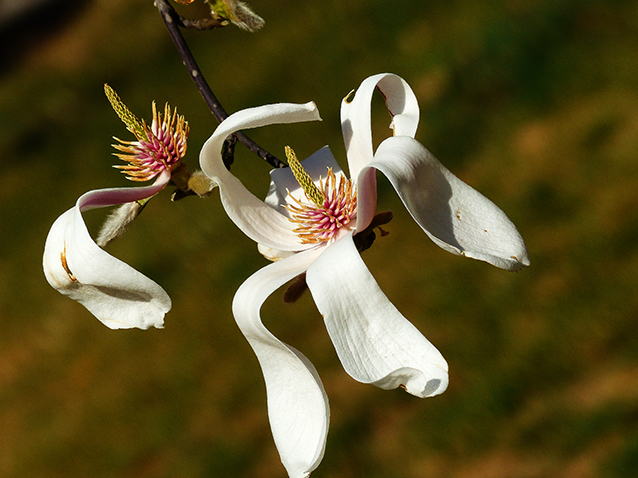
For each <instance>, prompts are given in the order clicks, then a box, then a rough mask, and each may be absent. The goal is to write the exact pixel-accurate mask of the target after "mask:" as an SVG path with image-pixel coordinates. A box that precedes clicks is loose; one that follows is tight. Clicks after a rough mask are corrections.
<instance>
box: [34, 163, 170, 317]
mask: <svg viewBox="0 0 638 478" xmlns="http://www.w3.org/2000/svg"><path fill="white" fill-rule="evenodd" d="M169 179H170V173H164V174H162V175H161V176H160V177H159V178H158V180H157V181H156V183H155V184H154V185H153V186H147V187H143V188H119V189H102V190H97V191H90V192H88V193H86V194H84V195H83V196H81V197H80V198H79V199H78V201H77V203H76V205H75V206H74V207H73V208H71V209H69V210H68V211H66V212H65V213H64V214H62V215H61V216H60V217H59V218H58V219H57V220H56V221H55V223H54V224H53V226H52V227H51V230H50V231H49V235H48V236H47V240H46V244H45V246H44V258H43V268H44V274H45V276H46V278H47V281H48V282H49V284H51V286H52V287H53V288H54V289H56V290H58V291H59V292H60V293H62V294H64V295H67V296H69V297H70V298H71V299H73V300H76V301H78V302H79V303H81V304H82V305H84V307H86V308H87V309H88V310H89V311H90V312H91V313H92V314H93V315H95V316H96V317H97V318H98V319H99V320H100V321H101V322H102V323H104V325H106V326H107V327H109V328H111V329H128V328H133V327H136V328H140V329H147V328H149V327H151V326H154V327H157V328H162V327H163V324H164V315H165V314H166V312H168V311H169V310H170V308H171V299H170V297H169V296H168V294H166V292H165V291H164V289H162V288H161V287H160V286H159V285H158V284H156V283H155V282H153V281H152V280H151V279H149V278H148V277H146V276H144V275H143V274H141V273H140V272H138V271H136V270H135V269H133V268H132V267H130V266H129V265H127V264H125V263H124V262H122V261H120V260H119V259H116V258H115V257H113V256H111V255H110V254H108V253H107V252H106V251H104V250H103V249H101V248H100V247H98V245H97V244H96V243H95V242H94V241H93V239H92V238H91V236H90V235H89V231H88V230H87V228H86V224H85V223H84V220H83V219H82V214H81V211H83V210H87V209H93V208H97V207H106V206H112V205H115V204H123V203H125V202H131V201H137V200H140V199H145V198H148V197H150V196H152V195H154V194H156V193H157V192H158V191H159V190H161V189H162V188H163V187H164V186H165V185H166V183H167V182H168V180H169Z"/></svg>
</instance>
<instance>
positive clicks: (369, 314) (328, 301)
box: [306, 234, 448, 397]
mask: <svg viewBox="0 0 638 478" xmlns="http://www.w3.org/2000/svg"><path fill="white" fill-rule="evenodd" d="M306 281H307V283H308V287H309V288H310V292H311V293H312V296H313V298H314V300H315V303H316V304H317V307H318V308H319V311H320V312H321V313H322V315H323V317H324V320H325V323H326V327H327V329H328V333H329V334H330V338H331V339H332V342H333V344H334V346H335V349H336V350H337V354H338V355H339V359H340V360H341V363H342V364H343V367H344V369H345V370H346V372H348V373H349V374H350V375H351V376H352V377H353V378H354V379H356V380H358V381H360V382H363V383H371V384H373V385H376V386H378V387H380V388H383V389H392V388H396V387H399V386H402V387H404V388H405V389H406V390H407V391H408V392H409V393H411V394H412V395H415V396H417V397H430V396H433V395H438V394H439V393H442V392H443V391H444V390H445V389H446V388H447V385H448V374H447V363H446V361H445V359H444V358H443V356H442V355H441V353H440V352H439V351H438V350H437V349H436V348H435V347H434V346H433V345H432V344H431V343H430V342H429V341H428V340H427V339H426V338H425V337H424V336H423V335H422V334H421V332H419V331H418V330H417V328H416V327H414V325H412V324H411V323H410V322H409V321H408V320H407V319H406V318H405V317H403V315H401V313H400V312H399V311H398V310H397V309H396V307H394V305H392V303H391V302H390V301H389V300H388V298H387V297H386V296H385V294H384V293H383V292H382V291H381V289H380V288H379V285H378V284H377V282H376V281H375V280H374V278H373V277H372V275H371V274H370V271H369V270H368V268H367V267H366V265H365V264H364V262H363V260H362V259H361V256H360V255H359V252H358V251H357V249H356V247H355V245H354V243H353V241H352V235H351V234H349V235H347V236H345V237H343V238H342V239H341V240H339V241H337V242H335V243H333V244H332V245H330V246H328V247H327V248H326V250H325V251H324V252H323V254H322V255H321V256H320V257H319V258H318V259H317V260H316V261H315V262H314V263H313V264H312V265H311V266H310V267H309V268H308V271H307V274H306Z"/></svg>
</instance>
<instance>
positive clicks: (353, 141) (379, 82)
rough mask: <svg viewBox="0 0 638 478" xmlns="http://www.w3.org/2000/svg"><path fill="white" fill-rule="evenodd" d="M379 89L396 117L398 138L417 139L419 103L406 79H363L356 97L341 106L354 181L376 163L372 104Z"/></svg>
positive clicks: (388, 76) (389, 76)
mask: <svg viewBox="0 0 638 478" xmlns="http://www.w3.org/2000/svg"><path fill="white" fill-rule="evenodd" d="M375 89H379V91H380V92H381V94H382V95H383V97H384V99H385V104H386V107H387V108H388V111H389V112H390V114H391V115H392V123H391V125H390V126H391V128H392V130H393V134H394V135H395V136H399V135H401V136H412V137H414V135H415V133H416V130H417V127H418V125H419V104H418V101H417V99H416V96H415V95H414V92H413V91H412V88H410V85H408V83H407V82H406V81H405V80H404V79H403V78H401V77H400V76H397V75H394V74H392V73H380V74H378V75H373V76H370V77H368V78H366V79H365V80H363V82H362V83H361V85H360V86H359V88H358V89H357V91H356V93H355V95H354V97H353V98H352V99H350V98H346V99H344V100H343V101H342V103H341V129H342V131H343V139H344V141H345V145H346V152H347V154H348V167H349V169H350V177H352V178H356V177H357V176H358V175H359V171H361V169H362V168H364V167H365V166H367V165H368V163H369V162H370V161H372V157H373V150H372V129H371V127H372V125H371V122H370V105H371V101H372V94H373V93H374V91H375Z"/></svg>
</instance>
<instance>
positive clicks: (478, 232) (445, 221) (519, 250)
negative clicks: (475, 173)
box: [362, 136, 529, 271]
mask: <svg viewBox="0 0 638 478" xmlns="http://www.w3.org/2000/svg"><path fill="white" fill-rule="evenodd" d="M370 168H376V169H378V170H380V171H381V172H382V173H383V174H384V175H385V176H387V178H388V179H389V180H390V182H391V183H392V185H393V186H394V188H395V189H396V191H397V193H398V194H399V196H400V197H401V200H402V201H403V203H404V204H405V206H406V208H407V209H408V211H410V214H411V215H412V217H413V218H414V220H415V221H416V222H417V223H418V224H419V225H420V226H421V228H423V230H424V231H425V233H426V234H427V235H428V236H430V238H431V239H432V240H433V241H434V242H435V243H436V244H437V245H439V246H440V247H442V248H443V249H445V250H446V251H449V252H452V253H454V254H460V255H462V256H466V257H471V258H473V259H478V260H482V261H485V262H488V263H490V264H493V265H495V266H496V267H500V268H501V269H506V270H511V271H516V270H520V269H521V268H522V267H523V266H528V265H529V258H528V255H527V249H526V247H525V242H524V241H523V238H522V237H521V235H520V234H519V232H518V231H517V230H516V226H514V224H512V222H511V221H510V220H509V219H508V217H507V216H506V215H505V213H504V212H503V211H501V210H500V209H499V208H498V207H497V206H496V205H495V204H494V203H493V202H492V201H490V200H489V199H487V198H486V197H485V196H483V195H482V194H481V193H479V192H478V191H476V190H475V189H473V188H472V187H470V186H468V185H467V184H466V183H464V182H463V181H461V180H460V179H459V178H457V177H456V176H455V175H454V174H452V173H451V172H450V171H449V170H448V169H447V168H445V166H443V165H442V164H441V163H440V162H439V161H438V160H437V159H436V158H435V157H434V156H432V154H431V153H430V152H429V151H428V150H427V149H425V148H424V147H423V146H422V145H421V144H420V143H419V142H418V141H416V140H414V139H412V138H410V137H407V136H403V137H399V136H397V137H394V138H388V139H386V140H385V141H384V142H383V143H381V145H379V148H378V149H377V152H376V154H375V158H374V161H373V162H372V163H370ZM362 174H364V172H362Z"/></svg>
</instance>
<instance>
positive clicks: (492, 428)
mask: <svg viewBox="0 0 638 478" xmlns="http://www.w3.org/2000/svg"><path fill="white" fill-rule="evenodd" d="M8 4H9V0H5V6H7V5H8ZM64 5H65V6H64V7H59V8H64V11H62V10H59V12H62V14H61V15H58V16H55V15H53V14H50V15H49V17H47V18H46V21H45V22H40V23H36V22H33V23H31V24H29V26H30V27H31V28H29V29H28V28H26V27H25V28H20V29H18V30H13V31H11V32H10V33H11V34H10V35H8V36H6V35H5V36H4V37H3V41H2V47H1V48H2V49H3V50H4V51H5V54H7V53H8V52H11V53H12V54H11V55H10V57H9V55H5V56H6V58H5V57H3V60H4V64H3V65H2V76H0V157H1V158H2V159H1V161H2V173H1V180H0V184H1V187H0V210H1V211H2V212H1V214H0V217H1V221H2V222H1V223H0V224H1V227H2V229H1V230H2V239H0V241H1V242H0V245H1V247H0V330H1V332H0V476H2V477H45V478H49V477H62V476H64V477H86V476H91V477H96V478H101V477H122V478H128V477H144V478H151V477H153V478H154V477H158V478H160V477H171V478H180V477H189V478H195V477H211V476H214V477H218V478H230V477H254V476H259V477H266V476H268V477H284V476H285V472H284V469H283V467H282V465H281V463H280V461H279V457H278V455H277V452H276V450H275V447H274V445H273V443H272V438H271V435H270V430H269V427H268V422H267V416H266V401H265V391H264V386H263V379H262V377H261V374H260V371H259V367H258V364H257V361H256V359H255V358H254V356H253V354H252V351H251V350H250V348H249V346H248V344H247V342H246V341H245V340H244V338H243V336H242V335H241V333H240V332H239V330H238V329H237V327H236V325H235V323H234V321H233V318H232V316H231V313H230V306H231V301H232V297H233V294H234V291H235V290H236V289H237V288H238V286H239V285H240V284H241V283H242V282H243V281H244V280H245V279H246V278H247V277H248V276H249V275H250V274H251V273H252V272H254V271H255V270H257V269H258V268H260V267H262V266H264V265H265V264H266V263H267V261H266V260H265V259H264V258H262V257H261V256H260V255H259V254H258V253H257V252H256V249H255V246H254V244H253V243H252V242H251V241H250V240H249V239H247V238H245V237H244V236H243V235H242V234H241V233H239V232H238V230H237V229H236V228H235V227H234V225H233V224H232V223H231V222H230V221H229V220H228V219H227V218H226V217H225V215H224V213H223V210H222V208H221V206H220V204H219V200H218V194H217V193H216V192H215V193H214V194H213V195H212V196H211V198H209V199H207V200H201V199H198V198H186V199H184V200H182V201H179V202H177V203H171V202H170V201H169V199H168V198H169V196H170V191H165V192H163V193H162V195H161V196H160V198H158V199H155V200H154V201H152V202H151V203H150V205H149V206H148V207H147V209H146V210H145V212H144V214H142V216H141V217H140V218H139V219H138V221H136V223H135V224H134V226H133V227H132V229H131V230H130V231H129V232H128V233H127V235H125V236H124V237H123V238H122V239H119V240H118V241H116V242H115V243H113V244H112V245H110V246H109V248H108V250H109V252H111V253H112V254H114V255H116V256H117V257H119V258H121V259H123V260H125V261H127V262H128V263H129V264H131V265H132V266H134V267H136V268H137V269H139V270H140V271H142V272H144V273H145V274H147V275H148V276H149V277H151V278H153V279H154V280H155V281H157V282H158V283H160V284H161V285H162V286H163V287H164V288H165V289H166V290H167V292H168V293H169V294H170V295H171V297H172V299H173V309H172V311H171V312H170V313H169V314H168V315H167V317H166V328H165V329H164V330H149V331H138V330H130V331H111V330H109V329H107V328H106V327H104V326H103V325H102V324H101V323H99V322H98V321H97V320H96V319H95V318H93V316H92V315H91V314H90V313H89V312H87V311H86V310H85V309H84V308H83V307H82V306H80V305H78V304H77V303H75V302H73V301H71V300H69V299H67V298H65V297H63V296H62V295H60V294H58V293H57V292H55V291H54V290H53V289H51V288H50V287H49V286H48V284H47V282H46V280H45V278H44V276H43V273H42V270H41V255H42V249H43V245H44V240H45V237H46V234H47V232H48V229H49V227H50V226H51V224H52V223H53V221H54V220H55V219H56V218H57V216H58V215H60V214H61V213H62V212H64V211H65V210H66V209H68V208H69V207H71V206H72V205H73V204H74V202H75V200H76V199H77V197H78V196H79V195H81V194H82V193H84V192H85V191H88V190H90V189H96V188H101V187H115V186H127V185H130V183H129V182H127V181H126V180H125V179H124V177H123V176H122V175H121V174H118V173H117V172H116V171H115V170H114V169H112V168H111V165H112V164H116V163H117V162H118V161H117V159H116V158H114V157H112V156H111V153H112V152H113V149H112V148H111V146H110V144H111V143H112V142H113V141H112V139H111V137H112V136H114V135H115V136H118V137H121V138H123V139H130V138H128V136H127V135H128V133H127V132H126V130H125V128H124V126H123V125H122V124H121V123H120V121H119V119H118V118H117V116H116V115H115V114H114V113H113V111H112V110H111V108H110V106H109V104H108V102H107V101H106V99H105V97H104V94H103V91H102V85H103V83H105V82H108V83H109V84H110V85H111V86H112V87H114V88H115V89H116V90H117V91H118V93H119V94H120V96H121V97H122V98H123V100H124V101H125V102H126V103H127V104H128V106H129V107H130V108H131V109H132V110H133V111H134V112H136V113H137V114H138V116H141V117H144V118H147V119H148V118H149V117H150V104H151V101H152V100H156V101H157V102H158V104H159V105H163V104H164V102H169V103H170V104H171V105H174V106H177V107H178V109H179V112H180V113H181V114H184V115H186V118H187V119H188V121H189V122H190V125H191V136H190V141H189V153H188V154H187V163H188V164H189V165H191V166H193V167H194V166H195V165H196V164H197V156H198V151H199V148H200V147H201V145H202V144H203V142H204V141H205V140H206V139H207V138H208V136H209V135H210V134H211V133H212V131H213V130H214V128H215V126H216V122H215V120H214V119H213V118H212V116H211V114H210V113H209V111H208V110H207V108H206V106H205V104H204V102H203V101H202V100H201V98H200V97H199V95H198V92H197V91H196V89H195V88H194V86H193V85H192V83H191V81H190V79H189V76H188V74H187V72H186V71H185V69H184V68H183V66H182V63H181V59H180V58H179V56H178V55H177V53H176V50H175V48H174V46H173V44H172V43H171V41H170V38H169V36H168V34H167V31H166V29H165V27H164V24H163V22H162V21H161V19H160V17H159V15H158V13H157V11H156V10H155V9H154V7H153V4H152V1H151V0H93V1H87V2H84V3H81V2H79V3H78V2H65V4H64ZM251 5H252V7H253V8H254V9H255V11H256V12H257V13H259V14H260V15H261V16H263V17H264V18H265V20H266V26H265V27H264V28H263V30H261V31H260V32H258V33H255V34H249V33H246V32H243V31H240V30H239V29H237V28H234V27H228V28H225V29H223V30H218V31H213V32H193V31H189V32H186V36H187V39H188V41H189V44H190V45H191V47H192V49H193V51H194V54H195V56H196V58H197V60H198V61H199V63H200V66H201V67H202V70H203V72H204V74H205V75H206V77H207V79H208V81H209V82H210V83H211V85H212V87H213V89H214V91H215V92H216V94H217V95H218V97H219V98H220V100H221V102H222V104H223V105H224V106H225V107H226V109H227V110H228V111H229V112H233V111H236V110H239V109H242V108H246V107H251V106H256V105H261V104H265V103H273V102H281V101H285V102H306V101H310V100H313V101H315V102H316V103H317V105H318V107H319V110H320V112H321V114H322V117H323V120H324V121H323V122H322V123H308V124H299V125H289V126H272V127H268V128H262V129H260V130H255V131H251V132H249V135H250V136H251V137H252V138H253V139H255V140H256V141H257V142H258V143H259V144H261V145H262V146H264V147H265V148H267V149H268V150H270V151H271V152H273V153H274V154H276V155H278V156H280V157H281V156H283V154H282V153H283V147H284V145H287V144H289V145H291V146H292V147H293V148H294V149H295V150H296V152H297V154H298V155H299V156H303V157H305V156H308V155H309V154H311V153H312V152H314V151H315V150H316V149H318V148H320V147H322V146H323V145H325V144H329V145H331V147H332V150H333V152H334V154H335V155H336V157H337V159H338V160H339V161H341V162H342V164H345V154H344V149H343V144H342V139H341V134H340V124H339V104H340V101H341V98H342V97H344V96H345V95H346V94H347V93H348V92H349V91H350V90H352V89H353V88H356V87H357V86H358V85H359V83H360V82H361V81H362V80H363V79H364V78H365V77H367V76H369V75H372V74H375V73H380V72H384V71H389V72H393V73H397V74H399V75H401V76H402V77H403V78H405V79H406V80H407V81H408V82H409V83H410V84H411V85H412V87H413V89H414V90H415V93H416V95H417V97H418V98H419V102H420V106H421V124H420V128H419V131H418V134H417V139H419V140H420V141H421V142H422V143H423V144H425V145H426V147H428V148H429V149H430V150H431V151H432V152H433V153H434V154H435V155H436V156H437V157H438V158H439V159H440V160H441V161H442V162H443V163H444V164H445V165H447V166H448V167H449V168H450V169H451V170H452V171H453V172H454V173H455V174H456V175H458V176H459V177H461V178H462V179H463V180H465V181H466V182H468V183H470V184H471V185H472V186H474V187H475V188H476V189H478V190H479V191H481V192H482V193H484V194H485V195H486V196H488V197H489V198H490V199H492V200H493V201H494V202H496V204H498V205H499V206H500V207H501V208H502V209H503V210H504V211H505V212H506V213H507V214H508V215H509V217H510V218H511V219H512V220H513V221H514V223H515V224H516V225H517V226H518V229H519V231H520V232H521V233H522V235H523V236H524V238H525V240H526V242H527V246H528V248H529V251H530V257H531V261H532V266H531V267H530V268H529V269H526V270H524V271H522V272H520V273H507V272H504V271H501V270H498V269H495V268H493V267H491V266H489V265H487V264H485V263H480V262H475V261H471V260H467V259H463V258H459V257H456V256H452V255H451V254H448V253H446V252H444V251H442V250H441V249H439V248H438V247H436V246H435V245H434V244H432V243H431V242H430V241H429V240H428V239H427V237H426V236H425V235H424V234H423V233H422V232H421V231H420V229H419V228H418V226H416V224H414V223H413V222H412V220H411V219H410V217H409V215H408V214H407V212H406V211H405V210H404V209H403V208H402V206H401V204H400V202H399V200H398V199H397V197H396V195H395V194H394V192H393V190H392V188H391V187H389V185H388V183H387V182H385V180H383V179H381V178H380V199H379V208H381V209H392V210H393V211H394V213H395V219H394V220H393V221H392V223H390V224H389V227H388V229H389V231H390V233H391V234H390V235H389V236H388V237H386V238H383V239H382V240H378V241H377V242H376V244H375V246H374V247H373V248H372V249H370V250H369V251H367V252H366V253H365V254H364V259H365V261H366V263H367V264H368V266H369V267H370V269H371V271H372V272H373V274H374V275H375V277H376V278H377V280H378V282H379V283H380V285H381V287H382V289H383V290H384V291H385V292H386V294H387V295H388V297H389V298H390V299H391V300H392V301H393V302H394V303H395V304H396V305H397V307H398V308H399V310H401V311H402V312H403V313H404V315H405V316H406V317H408V318H409V319H410V320H411V321H412V322H413V323H414V324H415V325H416V326H417V327H419V328H420V329H421V330H422V331H423V332H424V334H425V335H426V336H427V337H428V338H429V339H430V340H431V341H432V342H433V343H434V344H435V345H436V346H437V347H438V348H439V350H441V352H442V353H443V355H444V356H445V357H446V359H447V360H448V362H449V365H450V386H449V389H448V390H447V391H446V392H445V393H444V394H443V395H441V396H439V397H436V398H432V399H425V400H419V399H416V398H414V397H412V396H410V395H408V394H406V393H404V392H403V391H401V390H394V391H382V390H379V389H376V388H374V387H371V386H365V385H361V384H359V383H357V382H355V381H354V380H352V379H351V378H350V377H349V376H347V375H346V373H345V372H344V371H343V369H342V368H341V366H340V364H339V362H338V359H337V357H336V355H335V353H334V351H333V349H332V345H331V343H330V340H329V338H328V336H327V334H326V332H325V328H324V326H323V323H322V321H321V317H320V315H319V313H318V312H317V311H316V308H315V307H314V304H313V302H312V300H311V298H310V296H309V295H306V296H304V297H303V298H302V299H301V300H300V301H299V302H297V303H296V304H292V305H289V304H284V303H283V302H282V295H283V291H277V292H276V293H275V294H273V296H272V297H271V298H270V299H269V300H268V301H267V302H266V304H265V306H264V308H263V309H262V316H263V317H264V320H265V322H266V324H267V325H268V327H270V328H271V330H273V331H274V332H275V334H276V335H278V336H279V337H280V338H282V339H283V340H284V341H286V342H288V343H290V344H292V345H294V346H295V347H296V348H298V349H300V350H301V351H303V353H305V354H306V355H307V356H308V357H309V358H310V359H311V360H312V361H313V362H314V363H315V365H316V366H317V369H318V370H319V372H320V374H321V377H322V379H323V381H324V384H325V387H326V390H327V393H328V395H329V397H330V403H331V409H332V420H331V429H330V434H329V438H328V445H327V450H326V456H325V458H324V460H323V463H322V464H321V466H320V467H319V469H318V470H317V471H315V472H314V474H313V476H316V477H325V478H329V477H335V478H336V477H339V478H350V477H353V478H354V477H366V478H377V477H379V478H380V477H384V478H422V477H433V478H434V477H459V478H468V477H477V478H478V477H485V478H505V477H529V478H535V477H569V478H572V477H575V478H579V477H582V478H585V477H609V478H620V477H629V476H635V474H634V473H635V472H636V470H637V469H638V361H637V359H638V334H637V333H636V320H637V315H638V298H637V295H636V285H637V283H638V249H637V247H636V246H637V242H638V217H637V214H636V210H637V206H638V187H637V183H638V165H637V164H636V161H637V158H638V3H637V2H631V1H620V0H606V1H602V0H598V1H595V0H579V1H576V0H551V1H550V0H539V1H536V2H529V1H524V0H507V1H500V2H492V1H485V0H483V1H476V0H459V1H449V0H446V1H442V0H432V1H426V2H410V1H405V0H398V1H395V2H381V1H376V0H373V1H361V0H352V1H348V2H340V1H330V0H329V1H321V2H319V1H303V2H300V1H293V0H277V1H276V0H254V1H253V2H252V3H251ZM180 11H181V12H183V13H184V14H185V15H187V16H191V17H194V16H197V14H198V12H199V11H200V10H199V8H198V7H188V8H185V7H182V8H180ZM63 20H64V21H63ZM44 30H47V31H49V33H48V34H47V35H39V34H37V33H38V32H41V31H44ZM23 46H25V48H23ZM26 46H28V47H29V48H26ZM380 103H381V102H380V101H377V102H375V114H374V116H373V121H374V131H375V141H377V142H378V141H380V140H381V139H383V138H385V137H386V136H387V134H388V129H387V126H388V123H389V117H388V116H387V114H386V113H384V112H383V111H382V107H381V105H380ZM233 168H234V169H233V170H234V171H235V172H236V173H237V174H238V175H240V176H241V177H242V179H243V180H244V181H245V182H246V184H248V185H249V187H250V188H251V189H252V190H253V191H254V192H255V193H256V194H258V195H264V194H265V192H266V189H267V181H266V178H267V172H268V170H269V167H268V166H267V165H266V164H265V163H262V162H260V161H259V160H258V159H257V158H256V157H254V156H252V155H250V154H249V153H248V152H247V151H246V150H245V149H243V148H241V147H238V151H237V155H236V160H235V166H234V167H233ZM85 217H86V219H87V222H88V223H89V225H90V227H91V228H92V230H93V231H95V230H96V229H97V227H99V223H100V221H101V220H102V218H103V217H104V211H96V212H89V213H86V214H85Z"/></svg>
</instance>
